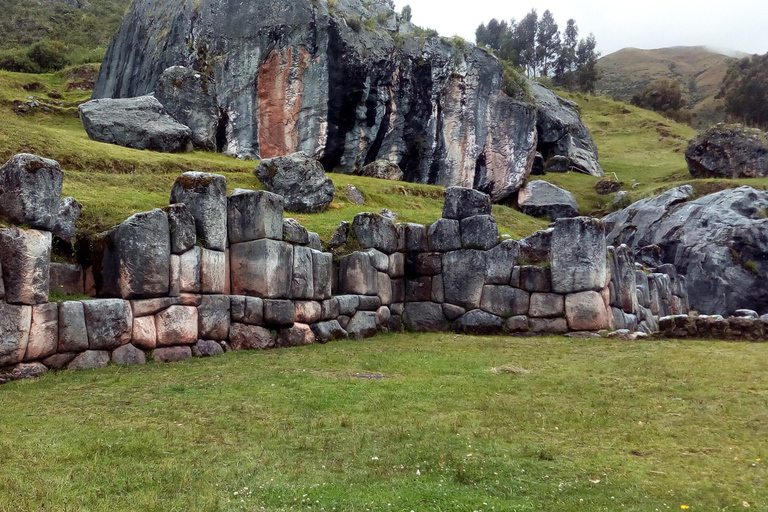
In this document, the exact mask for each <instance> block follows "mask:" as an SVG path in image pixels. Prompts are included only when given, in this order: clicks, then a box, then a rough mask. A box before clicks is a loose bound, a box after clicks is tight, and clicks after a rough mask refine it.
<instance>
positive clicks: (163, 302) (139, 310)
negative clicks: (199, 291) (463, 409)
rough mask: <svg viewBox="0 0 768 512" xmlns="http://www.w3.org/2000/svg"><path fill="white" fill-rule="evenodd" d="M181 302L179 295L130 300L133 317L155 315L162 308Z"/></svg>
mask: <svg viewBox="0 0 768 512" xmlns="http://www.w3.org/2000/svg"><path fill="white" fill-rule="evenodd" d="M180 302H181V299H180V298H179V297H159V298H157V299H144V300H132V301H131V311H132V312H133V317H134V318H136V317H140V316H149V315H156V314H157V313H159V312H161V311H162V310H164V309H168V308H169V307H171V306H175V305H177V304H179V303H180Z"/></svg>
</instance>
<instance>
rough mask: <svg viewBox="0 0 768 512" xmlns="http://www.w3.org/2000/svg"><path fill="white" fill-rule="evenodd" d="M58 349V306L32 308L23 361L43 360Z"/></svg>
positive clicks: (47, 305)
mask: <svg viewBox="0 0 768 512" xmlns="http://www.w3.org/2000/svg"><path fill="white" fill-rule="evenodd" d="M58 348H59V305H58V304H55V303H54V304H39V305H37V306H32V327H31V328H30V330H29V342H28V343H27V353H26V355H25V356H24V361H35V360H37V359H43V358H46V357H48V356H51V355H53V354H55V353H56V351H57V350H58Z"/></svg>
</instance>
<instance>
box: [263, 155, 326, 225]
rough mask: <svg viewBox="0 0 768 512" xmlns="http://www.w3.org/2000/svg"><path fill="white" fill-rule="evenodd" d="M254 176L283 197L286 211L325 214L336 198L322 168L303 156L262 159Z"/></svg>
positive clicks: (311, 158) (311, 159) (317, 163)
mask: <svg viewBox="0 0 768 512" xmlns="http://www.w3.org/2000/svg"><path fill="white" fill-rule="evenodd" d="M254 174H255V175H256V176H257V177H258V178H259V179H260V180H261V181H262V182H263V183H264V185H266V187H267V190H269V191H270V192H274V193H275V194H278V195H281V196H283V198H284V199H285V209H286V210H287V211H289V212H297V213H317V212H322V211H325V209H327V208H328V205H329V204H331V201H333V198H334V197H335V196H336V189H335V188H334V186H333V182H332V181H331V179H330V178H328V177H327V176H326V175H325V171H324V170H323V166H322V165H320V162H318V161H317V160H315V159H314V158H313V157H311V156H309V155H307V154H306V153H302V152H298V153H293V154H290V155H286V156H279V157H275V158H267V159H264V160H262V161H261V163H260V164H259V166H258V167H257V168H256V170H255V171H254Z"/></svg>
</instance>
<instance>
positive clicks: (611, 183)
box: [595, 178, 622, 196]
mask: <svg viewBox="0 0 768 512" xmlns="http://www.w3.org/2000/svg"><path fill="white" fill-rule="evenodd" d="M621 185H622V183H621V182H620V181H616V180H612V179H610V178H603V179H601V180H600V181H598V182H597V183H595V192H597V193H598V195H601V196H607V195H609V194H615V193H617V192H619V191H620V190H621Z"/></svg>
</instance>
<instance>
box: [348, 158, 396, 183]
mask: <svg viewBox="0 0 768 512" xmlns="http://www.w3.org/2000/svg"><path fill="white" fill-rule="evenodd" d="M358 174H359V175H360V176H367V177H368V178H377V179H380V180H393V181H403V171H401V170H400V167H398V166H397V164H396V163H394V162H390V161H389V160H376V161H375V162H371V163H369V164H368V165H366V166H365V167H363V168H362V169H361V170H360V171H359V172H358Z"/></svg>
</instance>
